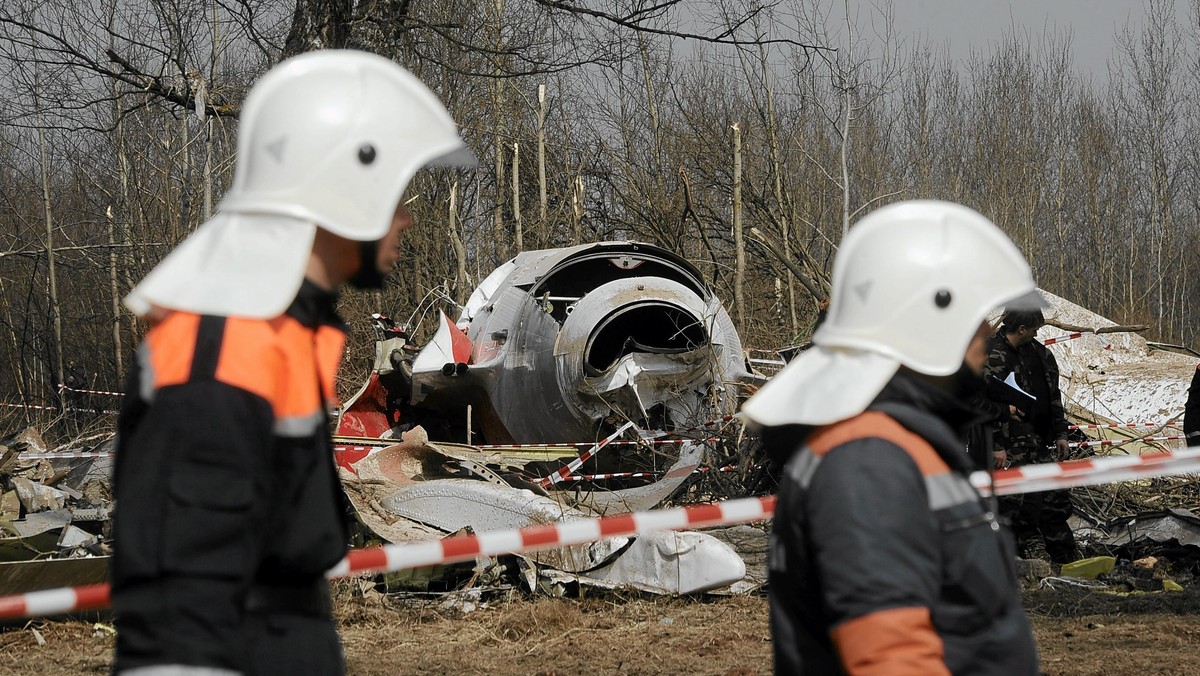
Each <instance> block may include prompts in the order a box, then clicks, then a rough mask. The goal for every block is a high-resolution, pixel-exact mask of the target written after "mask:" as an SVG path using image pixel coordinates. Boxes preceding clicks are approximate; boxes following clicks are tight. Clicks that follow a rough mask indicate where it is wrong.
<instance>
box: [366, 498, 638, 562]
mask: <svg viewBox="0 0 1200 676" xmlns="http://www.w3.org/2000/svg"><path fill="white" fill-rule="evenodd" d="M380 505H381V506H382V507H383V508H384V509H385V510H387V511H388V512H389V513H391V514H395V515H396V516H401V517H404V518H406V519H411V520H413V521H417V522H420V523H424V524H427V525H430V526H434V527H436V528H438V529H440V530H444V531H447V532H454V531H457V530H460V529H462V528H466V527H470V528H472V529H473V530H474V531H475V532H476V533H484V532H487V531H493V530H506V529H514V528H524V527H526V526H531V525H535V524H540V523H555V522H557V521H562V520H564V519H583V518H587V516H588V515H586V514H584V513H582V512H578V511H576V510H573V509H570V508H566V507H563V506H562V505H559V504H558V503H557V502H555V501H554V500H553V499H551V498H548V497H546V496H542V495H537V494H535V493H533V492H532V491H529V490H525V489H519V488H511V487H504V486H496V485H494V484H489V483H485V482H482V481H475V480H471V479H439V480H436V481H428V482H423V483H417V484H413V485H411V486H406V487H404V488H402V489H400V490H398V491H396V492H395V493H393V494H392V495H389V496H388V497H386V498H384V499H383V500H381V501H380ZM628 542H629V538H610V539H606V540H599V541H597V542H592V543H589V544H586V545H575V546H571V547H563V548H560V549H549V550H544V551H540V552H534V553H531V554H529V555H528V557H529V558H530V559H533V560H534V561H536V562H538V563H541V564H544V565H550V566H553V567H555V568H558V569H560V570H564V571H567V572H581V571H585V570H591V569H593V568H596V567H598V566H602V565H604V564H605V563H606V562H608V560H609V559H611V558H612V557H614V556H617V555H619V554H620V553H621V551H622V548H623V547H624V546H625V545H626V544H627V543H628Z"/></svg>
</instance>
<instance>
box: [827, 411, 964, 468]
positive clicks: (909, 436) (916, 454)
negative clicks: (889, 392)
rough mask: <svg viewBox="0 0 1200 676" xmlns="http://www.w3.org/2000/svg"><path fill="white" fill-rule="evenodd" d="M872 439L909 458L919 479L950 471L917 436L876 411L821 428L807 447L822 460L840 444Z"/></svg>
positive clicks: (925, 442) (889, 417)
mask: <svg viewBox="0 0 1200 676" xmlns="http://www.w3.org/2000/svg"><path fill="white" fill-rule="evenodd" d="M871 438H878V439H884V440H885V441H890V442H892V443H893V444H896V445H897V446H899V447H900V448H903V449H904V450H905V451H906V452H907V453H908V455H909V456H910V457H912V459H913V462H915V463H917V468H919V469H920V470H921V475H922V476H931V475H934V474H943V473H945V472H949V471H950V466H949V465H947V464H946V461H945V460H942V458H941V457H940V456H939V455H938V454H937V451H935V450H934V449H933V446H930V445H929V442H928V441H925V440H924V439H922V438H921V436H920V435H919V434H916V433H914V432H910V431H909V430H907V429H905V427H904V426H903V425H901V424H900V423H898V422H896V421H895V420H894V419H892V417H891V416H889V415H887V414H886V413H880V412H879V411H866V412H865V413H860V414H858V415H856V416H854V417H853V418H848V419H846V420H842V421H840V422H836V423H834V424H832V425H829V426H827V427H822V428H821V429H819V430H817V431H816V432H814V433H813V435H812V437H811V438H810V439H809V441H808V444H807V446H808V448H809V450H810V451H812V453H813V454H814V455H816V456H817V457H823V456H824V455H825V454H826V453H828V452H829V451H831V450H833V449H834V448H837V447H838V446H841V445H842V444H845V443H848V442H851V441H857V440H859V439H871Z"/></svg>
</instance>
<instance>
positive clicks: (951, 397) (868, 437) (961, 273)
mask: <svg viewBox="0 0 1200 676" xmlns="http://www.w3.org/2000/svg"><path fill="white" fill-rule="evenodd" d="M1040 302H1041V301H1040V297H1039V296H1038V295H1037V292H1036V289H1035V286H1034V281H1033V277H1032V274H1031V272H1030V269H1029V265H1028V264H1027V263H1026V262H1025V260H1024V258H1023V257H1022V256H1021V254H1020V252H1019V251H1018V250H1017V248H1016V247H1015V246H1014V245H1013V244H1012V242H1011V241H1010V240H1009V239H1008V238H1007V237H1005V236H1004V234H1003V233H1002V232H1001V231H1000V230H999V228H997V227H996V226H995V225H994V224H992V223H991V222H990V221H989V220H988V219H987V218H985V217H983V216H982V215H980V214H978V213H976V212H975V211H972V210H971V209H968V208H966V207H963V206H960V205H957V204H951V203H947V202H937V201H911V202H900V203H897V204H892V205H889V206H886V207H883V208H881V209H878V210H876V211H874V212H872V213H871V214H869V215H868V216H866V217H865V218H863V219H862V220H861V221H860V222H858V223H857V224H855V225H854V226H853V227H852V228H851V229H850V232H849V233H848V235H847V236H846V238H845V239H844V240H843V242H842V244H841V248H840V250H839V251H838V253H837V257H836V259H835V261H834V267H833V286H832V295H831V301H830V306H829V312H828V317H827V319H826V320H825V322H824V323H823V324H822V325H821V327H820V328H819V329H818V330H817V332H816V333H815V334H814V335H813V345H814V347H812V348H811V349H809V350H808V351H806V352H804V353H803V354H801V355H800V356H798V357H797V358H796V359H794V360H793V361H792V362H791V363H790V364H789V365H788V366H787V367H786V368H785V369H784V370H782V371H781V372H780V373H779V374H778V375H776V376H775V377H774V378H773V379H772V380H771V381H769V382H768V383H767V384H766V385H765V386H764V387H763V388H762V389H761V390H760V391H759V392H758V393H757V394H756V395H755V396H754V397H752V398H751V399H750V400H749V401H747V402H746V404H745V406H744V407H743V415H744V416H745V417H746V418H747V419H749V420H750V421H751V422H752V423H754V424H757V425H759V426H762V427H763V429H762V433H763V439H764V442H765V444H766V446H767V450H768V452H769V453H771V454H772V455H773V456H774V457H775V458H777V459H779V460H781V461H785V462H786V465H785V469H784V474H783V479H782V483H781V485H780V489H779V493H778V503H777V507H776V511H775V521H774V528H773V532H772V534H771V543H770V551H769V558H768V565H769V569H770V587H769V588H770V606H771V631H772V638H773V640H774V649H775V670H776V673H780V674H798V673H805V674H827V673H850V674H856V673H871V674H876V673H878V674H902V673H903V674H945V673H953V674H1037V673H1038V658H1037V651H1036V648H1035V646H1034V642H1033V636H1032V633H1031V630H1030V625H1029V620H1028V618H1027V617H1026V615H1025V613H1024V610H1023V609H1022V606H1021V599H1020V596H1019V593H1018V587H1017V580H1016V573H1015V570H1014V552H1013V548H1012V544H1011V539H1010V537H1009V536H1008V534H1007V533H1006V532H1005V531H1004V530H1003V529H1002V528H1001V526H1000V524H999V523H997V521H996V517H995V510H994V507H993V506H992V504H991V503H990V502H989V501H988V500H985V499H984V498H982V497H981V496H980V495H979V494H978V492H976V490H975V489H974V488H973V487H972V486H971V484H970V483H969V482H968V480H967V477H968V475H969V473H970V472H971V470H972V469H973V467H972V464H971V461H970V460H969V459H968V456H967V454H966V452H965V447H964V444H963V440H962V434H963V433H964V432H965V430H966V428H967V427H968V426H969V425H970V424H972V423H973V422H974V421H975V420H976V419H977V416H976V414H975V412H974V411H973V409H971V408H969V407H968V406H967V405H966V404H965V403H964V402H965V401H966V400H967V399H968V398H969V396H970V395H971V394H974V393H976V392H978V390H979V388H980V387H982V380H981V376H980V374H981V371H982V368H983V365H984V361H985V359H986V354H985V352H984V345H985V341H986V340H987V337H988V335H989V334H990V327H989V325H988V324H987V323H986V321H985V317H986V316H987V314H988V313H989V312H990V311H991V310H993V309H995V308H996V307H999V306H1007V307H1014V306H1026V305H1032V306H1036V305H1038V304H1040Z"/></svg>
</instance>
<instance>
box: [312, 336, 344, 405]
mask: <svg viewBox="0 0 1200 676" xmlns="http://www.w3.org/2000/svg"><path fill="white" fill-rule="evenodd" d="M345 348H346V334H345V333H343V332H342V331H341V330H340V329H337V328H334V327H332V326H325V325H322V326H319V327H317V364H319V365H320V369H319V372H320V374H321V391H322V392H324V393H325V399H326V403H327V404H329V405H332V406H336V405H337V389H336V387H335V383H334V381H335V380H336V379H337V372H338V366H339V365H340V364H341V363H342V351H343V350H345Z"/></svg>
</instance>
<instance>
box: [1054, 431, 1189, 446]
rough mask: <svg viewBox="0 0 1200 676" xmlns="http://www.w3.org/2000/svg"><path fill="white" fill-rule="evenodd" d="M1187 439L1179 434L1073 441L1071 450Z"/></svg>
mask: <svg viewBox="0 0 1200 676" xmlns="http://www.w3.org/2000/svg"><path fill="white" fill-rule="evenodd" d="M1180 439H1187V437H1186V436H1184V435H1182V434H1179V435H1176V436H1170V437H1139V438H1135V439H1100V440H1099V441H1072V442H1071V444H1070V446H1071V448H1091V447H1093V446H1124V445H1125V444H1134V443H1138V442H1151V441H1179V440H1180Z"/></svg>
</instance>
